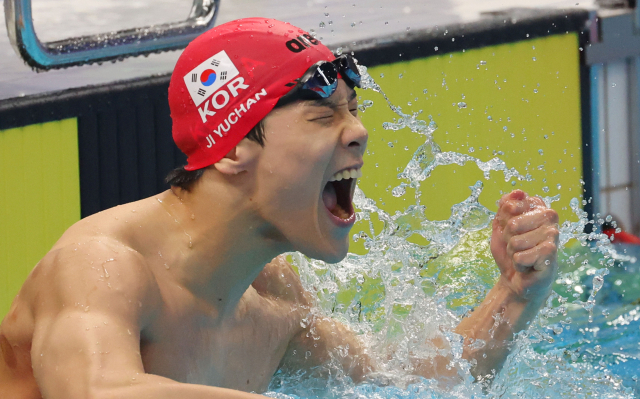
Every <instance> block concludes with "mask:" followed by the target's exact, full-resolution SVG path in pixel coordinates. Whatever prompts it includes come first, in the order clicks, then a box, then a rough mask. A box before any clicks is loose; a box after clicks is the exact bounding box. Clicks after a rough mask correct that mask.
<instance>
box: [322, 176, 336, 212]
mask: <svg viewBox="0 0 640 399" xmlns="http://www.w3.org/2000/svg"><path fill="white" fill-rule="evenodd" d="M322 201H323V202H324V206H326V207H327V209H328V210H329V211H333V210H334V209H335V208H336V205H338V197H337V196H336V189H335V188H334V187H333V184H331V183H327V185H326V186H324V190H323V191H322Z"/></svg>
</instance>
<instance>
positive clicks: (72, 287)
mask: <svg viewBox="0 0 640 399" xmlns="http://www.w3.org/2000/svg"><path fill="white" fill-rule="evenodd" d="M23 291H24V292H22V291H21V295H23V296H24V298H23V299H27V300H29V299H30V302H31V305H32V309H33V311H34V313H40V312H43V313H55V312H57V311H60V310H62V308H64V307H69V306H73V307H74V308H75V307H80V308H84V310H85V311H88V310H89V309H94V310H103V311H105V312H114V313H121V314H123V316H124V314H129V315H130V316H132V317H136V318H138V317H141V316H144V315H150V314H151V313H154V311H155V309H157V308H158V305H159V304H160V301H161V297H160V290H159V287H158V285H157V282H156V280H155V277H154V274H153V272H152V271H151V270H150V269H149V267H148V265H147V262H146V261H145V258H144V257H143V256H142V255H141V254H140V253H139V252H137V251H135V250H133V249H132V248H130V247H129V246H127V245H125V244H123V243H122V242H120V241H118V240H116V239H113V238H109V237H101V236H94V237H90V238H85V239H84V240H81V241H78V242H74V243H66V244H64V245H60V246H56V247H55V248H54V249H53V250H52V251H51V252H49V253H48V254H47V255H46V256H45V257H44V258H43V259H42V260H41V261H40V262H39V263H38V265H37V266H36V267H35V268H34V270H33V271H32V272H31V274H30V275H29V278H28V279H27V282H26V283H25V286H24V287H23Z"/></svg>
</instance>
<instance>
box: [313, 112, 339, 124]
mask: <svg viewBox="0 0 640 399" xmlns="http://www.w3.org/2000/svg"><path fill="white" fill-rule="evenodd" d="M332 119H333V112H331V113H322V114H316V115H312V116H310V118H309V119H308V121H309V122H320V123H328V122H330V121H331V120H332Z"/></svg>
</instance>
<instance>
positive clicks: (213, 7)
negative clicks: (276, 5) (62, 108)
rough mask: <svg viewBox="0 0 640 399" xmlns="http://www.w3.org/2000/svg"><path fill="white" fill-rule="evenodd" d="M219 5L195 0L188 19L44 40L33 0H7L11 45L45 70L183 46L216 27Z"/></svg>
mask: <svg viewBox="0 0 640 399" xmlns="http://www.w3.org/2000/svg"><path fill="white" fill-rule="evenodd" d="M219 5H220V0H193V6H192V8H191V12H190V14H189V17H188V18H187V19H186V20H185V21H181V22H172V23H166V24H159V25H152V26H145V27H142V28H133V29H126V30H120V31H117V32H109V33H100V34H96V35H90V36H81V37H73V38H69V39H64V40H58V41H52V42H47V43H42V42H41V41H40V39H38V36H37V35H36V32H35V29H34V25H33V17H32V14H31V0H4V10H5V22H6V24H7V33H8V35H9V40H10V41H11V45H12V46H13V48H14V49H15V50H16V52H17V53H18V54H19V55H20V57H22V58H23V59H24V61H25V62H26V63H27V64H28V65H29V66H31V67H32V68H34V69H36V70H42V71H44V70H50V69H59V68H67V67H70V66H75V65H83V64H91V63H95V62H104V61H110V60H122V59H124V58H127V57H132V56H138V55H145V54H151V53H160V52H163V51H170V50H177V49H181V48H184V47H186V45H187V44H189V42H190V41H191V40H193V39H194V38H196V37H197V36H198V35H199V34H201V33H202V32H204V31H206V30H208V29H210V28H211V27H213V25H214V24H215V20H216V15H217V13H218V8H219Z"/></svg>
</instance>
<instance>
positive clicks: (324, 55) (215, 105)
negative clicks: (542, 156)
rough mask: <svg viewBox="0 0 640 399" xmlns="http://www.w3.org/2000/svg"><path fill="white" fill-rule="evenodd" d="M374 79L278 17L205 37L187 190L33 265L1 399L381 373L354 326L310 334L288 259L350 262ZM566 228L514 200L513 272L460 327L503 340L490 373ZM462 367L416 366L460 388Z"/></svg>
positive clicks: (187, 77) (91, 225)
mask: <svg viewBox="0 0 640 399" xmlns="http://www.w3.org/2000/svg"><path fill="white" fill-rule="evenodd" d="M359 79H360V77H359V73H358V70H357V68H356V66H355V64H354V61H353V59H352V58H350V57H349V56H343V57H339V58H338V59H336V58H335V56H334V55H333V54H332V53H331V52H330V51H329V50H328V49H327V48H326V47H324V46H323V45H322V44H320V43H319V42H318V41H317V40H316V39H314V38H313V37H311V36H309V35H308V34H307V33H306V32H304V31H302V30H300V29H298V28H295V27H293V26H291V25H289V24H285V23H282V22H278V21H275V20H267V19H260V18H252V19H244V20H239V21H234V22H230V23H227V24H224V25H221V26H219V27H217V28H215V29H213V30H211V31H209V32H208V33H206V34H204V35H202V36H201V37H199V38H198V39H196V40H195V41H194V42H193V43H192V44H190V45H189V47H187V49H186V50H185V51H184V53H183V54H182V56H181V57H180V59H179V61H178V63H177V65H176V68H175V70H174V73H173V76H172V79H171V85H170V88H169V102H170V106H171V113H172V118H173V121H174V126H173V134H174V139H175V141H176V143H177V144H178V146H179V147H180V149H181V150H182V151H184V152H185V153H186V154H187V156H188V164H187V165H186V166H185V167H184V168H183V169H180V170H177V171H175V172H173V173H172V174H171V175H170V176H169V181H170V183H171V185H172V187H171V189H170V190H167V191H166V192H163V193H161V194H159V195H157V196H154V197H151V198H147V199H144V200H141V201H138V202H134V203H130V204H126V205H122V206H119V207H116V208H112V209H109V210H106V211H104V212H101V213H99V214H96V215H93V216H90V217H88V218H85V219H83V220H81V221H80V222H78V223H76V224H75V225H73V226H72V227H71V228H69V230H67V232H65V234H64V235H63V236H62V237H61V238H60V240H59V241H58V242H57V243H56V244H55V246H54V247H53V248H52V250H51V251H50V252H49V253H48V254H47V255H46V256H45V257H44V258H43V259H42V260H41V262H40V263H39V264H38V265H37V266H36V267H35V268H34V270H33V271H32V273H31V275H30V276H29V278H28V279H27V281H26V283H25V284H24V286H23V288H22V289H21V291H20V293H19V295H18V296H17V297H16V299H15V301H14V303H13V305H12V307H11V310H10V311H9V313H8V315H7V316H6V317H5V319H4V321H3V323H2V325H1V329H0V355H1V357H0V397H2V398H21V399H22V398H25V399H26V398H40V397H44V398H47V399H57V398H64V399H76V398H78V399H79V398H125V399H126V398H136V399H137V398H156V399H160V398H181V399H189V398H238V399H240V398H252V397H259V395H256V394H251V393H247V392H251V391H254V392H263V391H264V390H265V389H266V387H267V386H268V383H269V381H270V379H271V377H272V375H273V374H274V372H275V371H276V370H277V369H278V367H279V366H280V365H283V367H293V368H310V367H313V366H314V365H318V364H322V363H323V362H326V361H328V360H329V358H330V357H331V351H332V350H334V349H335V348H337V347H338V346H341V347H342V348H348V354H347V356H343V357H340V359H342V360H341V361H342V362H343V364H342V366H343V367H344V369H345V371H346V372H347V373H349V375H351V377H352V378H353V379H354V380H356V381H360V380H362V379H365V378H367V374H368V373H370V372H371V371H375V369H376V360H375V359H373V358H370V357H369V356H367V354H366V353H365V350H364V348H363V345H362V344H361V343H360V342H359V340H358V337H357V336H355V335H354V334H353V333H351V332H350V331H349V330H348V329H346V328H345V327H344V326H342V325H340V324H339V323H338V322H336V321H333V320H331V319H323V318H316V319H315V320H312V321H311V322H310V323H309V324H305V323H301V321H302V320H303V319H304V318H305V317H306V315H307V314H308V313H309V307H310V306H312V303H313V301H312V297H313V293H308V292H305V291H304V290H303V288H302V286H301V284H300V280H299V278H298V276H297V275H296V274H295V272H294V271H293V270H292V269H291V266H290V265H289V264H287V263H286V262H285V261H284V260H283V258H281V257H278V255H280V254H282V253H284V252H288V251H301V252H303V253H304V254H306V255H308V256H310V257H313V258H317V259H322V260H324V261H327V262H337V261H339V260H341V259H342V258H343V257H344V256H345V255H346V253H347V249H348V233H349V230H350V228H351V226H352V225H353V223H354V221H355V215H354V210H353V206H352V203H351V200H352V196H353V191H354V188H355V180H356V178H357V177H359V176H360V168H361V167H362V164H363V163H362V156H363V154H364V151H365V146H366V144H367V131H366V129H365V128H364V127H363V125H362V124H361V122H360V120H359V118H358V116H357V112H358V110H357V101H356V94H355V91H354V87H357V86H358V85H359ZM245 136H246V137H245ZM556 223H557V215H556V213H555V212H554V211H553V210H551V209H548V208H546V207H545V206H544V204H543V203H542V201H541V200H540V199H538V198H533V197H528V196H527V195H526V194H524V193H523V192H521V191H515V192H513V193H511V194H509V195H506V196H504V197H503V198H502V200H501V201H500V203H499V210H498V213H497V216H496V218H495V221H494V225H493V236H492V244H491V245H492V251H493V254H494V257H495V259H496V263H497V264H498V266H499V268H500V270H501V272H502V277H501V278H500V280H499V282H498V283H497V284H496V286H495V287H494V288H493V289H492V290H491V291H490V293H489V294H488V296H487V298H486V299H485V301H484V302H483V303H482V304H481V305H480V306H479V307H478V308H477V309H476V310H475V311H474V312H473V313H472V314H471V315H470V316H469V317H467V318H465V319H464V320H463V321H462V322H461V323H460V326H459V327H458V329H457V332H458V333H460V334H462V335H463V336H464V337H465V338H466V343H467V344H468V343H469V342H471V341H473V340H476V339H483V340H485V341H486V345H485V346H484V347H482V348H477V346H466V347H465V352H464V356H465V357H466V358H468V359H470V360H471V361H472V362H473V363H474V364H475V366H474V369H473V372H474V374H475V375H477V376H483V375H486V374H488V373H490V372H491V370H493V369H498V368H499V367H500V365H501V364H502V362H503V361H504V358H505V356H506V355H507V353H508V342H509V340H510V339H511V338H512V337H513V334H514V333H515V332H517V331H519V330H521V329H523V328H525V326H526V324H527V322H528V321H529V320H531V318H532V317H533V316H534V315H535V314H536V312H537V310H538V308H539V307H540V305H541V303H542V302H543V300H544V299H545V297H546V296H547V294H548V293H549V289H550V288H549V287H550V283H551V281H552V279H553V276H554V274H555V272H556V242H557V235H558V231H557V228H556ZM265 265H266V266H265ZM498 313H500V314H501V315H502V317H501V318H495V317H494V316H495V315H496V314H498ZM311 332H313V333H311ZM430 344H433V345H436V346H439V347H444V346H446V345H445V341H444V340H440V341H438V340H435V341H434V342H432V343H430ZM474 348H475V349H474ZM448 362H449V359H448V358H447V357H445V356H441V357H437V358H435V359H426V360H424V361H421V362H419V363H418V364H417V365H416V373H418V374H421V375H424V376H427V377H433V378H440V379H447V378H451V377H452V376H455V370H453V371H452V370H447V364H448Z"/></svg>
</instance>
